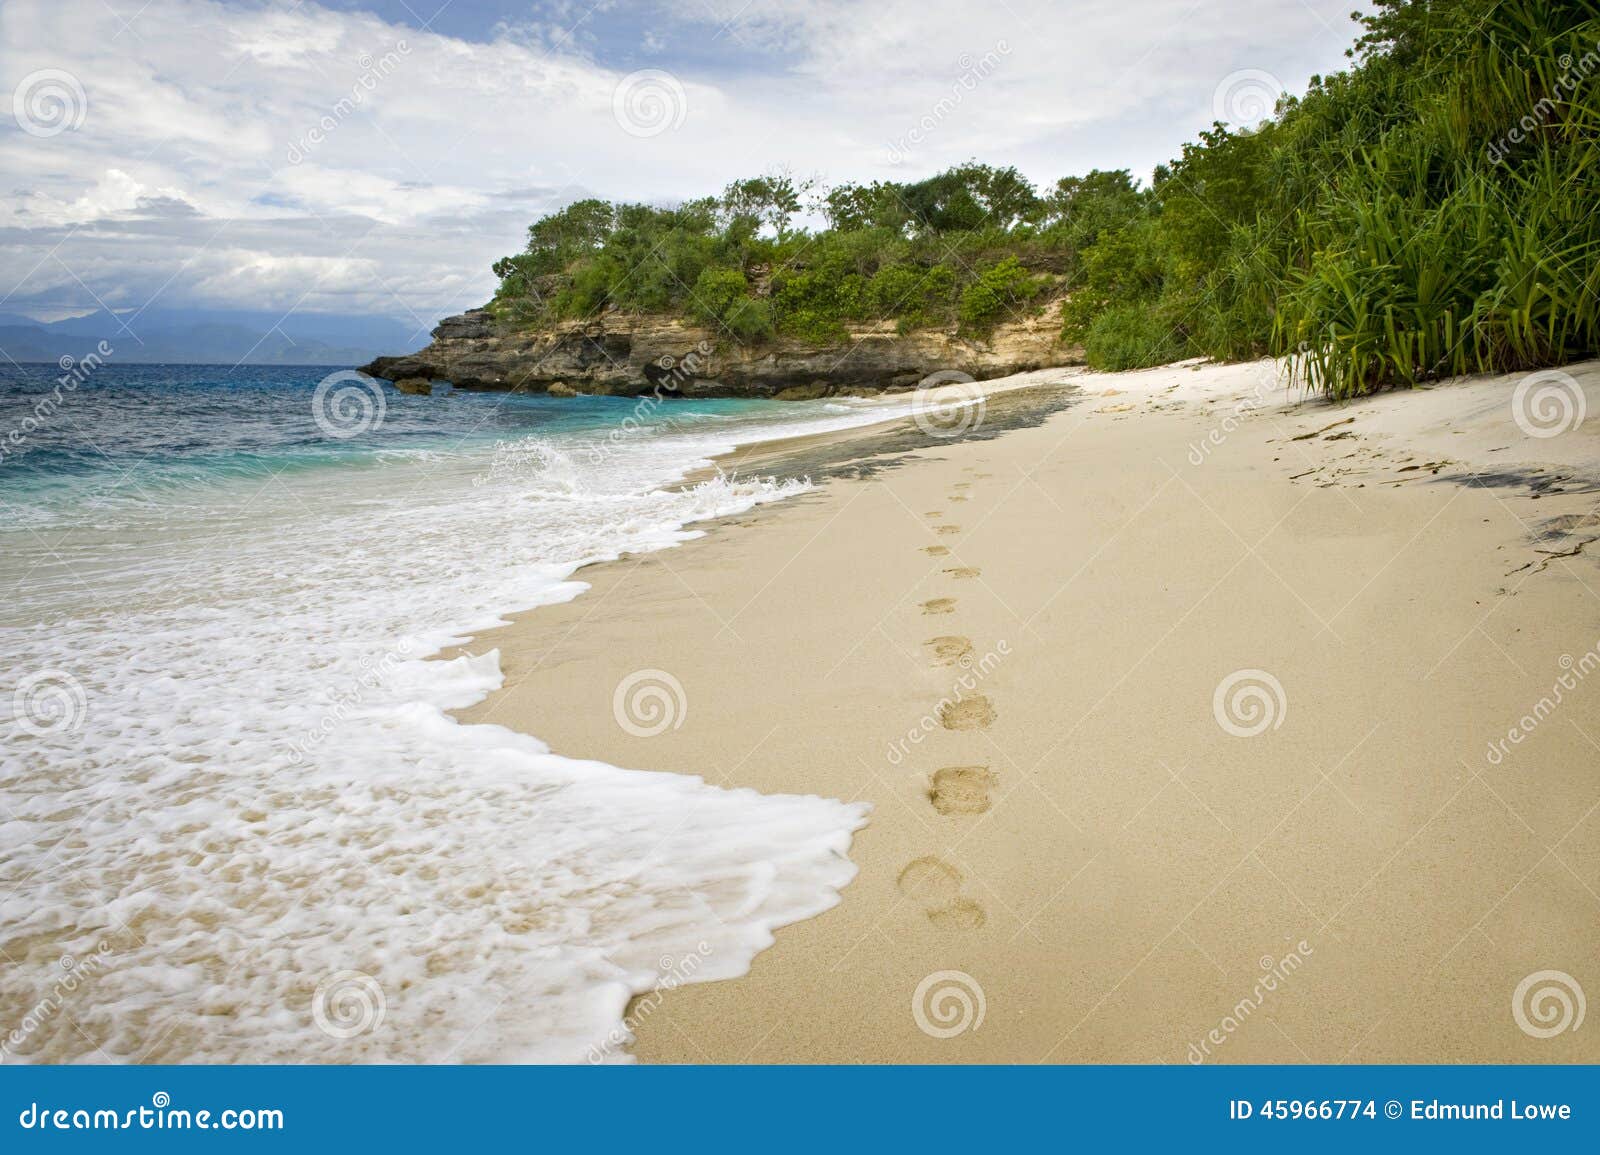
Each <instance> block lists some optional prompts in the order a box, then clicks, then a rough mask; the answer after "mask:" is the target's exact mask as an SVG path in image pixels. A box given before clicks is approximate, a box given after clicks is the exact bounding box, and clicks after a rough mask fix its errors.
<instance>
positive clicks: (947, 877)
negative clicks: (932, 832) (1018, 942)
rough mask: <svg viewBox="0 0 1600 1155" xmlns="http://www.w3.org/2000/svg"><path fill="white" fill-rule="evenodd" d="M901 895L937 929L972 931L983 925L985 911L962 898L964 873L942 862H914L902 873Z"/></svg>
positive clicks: (925, 859)
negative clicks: (917, 908)
mask: <svg viewBox="0 0 1600 1155" xmlns="http://www.w3.org/2000/svg"><path fill="white" fill-rule="evenodd" d="M896 885H897V886H899V887H900V893H902V894H904V895H905V896H906V897H907V898H910V899H911V900H912V901H914V902H916V903H917V904H918V905H919V906H921V907H922V912H923V913H924V914H926V915H927V916H928V921H930V922H932V923H933V924H934V925H935V926H943V927H959V928H973V927H980V926H982V925H983V921H984V913H983V907H981V906H979V905H978V904H977V903H975V902H973V901H972V900H971V899H970V898H962V897H961V872H960V871H959V870H957V869H956V868H955V867H953V866H951V865H950V864H949V863H948V862H946V861H945V860H944V859H942V858H936V857H934V856H933V855H931V854H930V855H926V856H924V857H922V858H918V859H913V860H912V861H911V862H909V863H907V864H906V867H905V869H903V870H901V871H900V877H899V879H898V880H897V882H896Z"/></svg>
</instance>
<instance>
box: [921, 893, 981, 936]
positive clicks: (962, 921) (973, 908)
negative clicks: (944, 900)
mask: <svg viewBox="0 0 1600 1155" xmlns="http://www.w3.org/2000/svg"><path fill="white" fill-rule="evenodd" d="M984 919H985V915H984V913H983V907H981V906H979V905H978V904H977V903H975V902H973V901H972V900H971V899H970V898H958V899H956V900H955V901H954V902H952V903H951V904H950V905H949V906H941V907H940V908H939V909H938V910H930V911H928V921H929V922H931V923H933V925H934V926H939V927H953V928H955V929H957V930H977V929H978V928H979V927H980V926H982V925H983V923H984Z"/></svg>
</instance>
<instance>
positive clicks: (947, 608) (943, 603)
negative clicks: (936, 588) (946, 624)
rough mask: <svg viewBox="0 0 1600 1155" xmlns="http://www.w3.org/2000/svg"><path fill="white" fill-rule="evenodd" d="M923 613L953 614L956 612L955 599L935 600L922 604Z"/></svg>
mask: <svg viewBox="0 0 1600 1155" xmlns="http://www.w3.org/2000/svg"><path fill="white" fill-rule="evenodd" d="M922 612H923V613H925V614H953V613H955V612H956V599H955V598H933V599H931V600H930V601H925V602H923V603H922Z"/></svg>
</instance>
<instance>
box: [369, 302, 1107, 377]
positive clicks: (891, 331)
mask: <svg viewBox="0 0 1600 1155" xmlns="http://www.w3.org/2000/svg"><path fill="white" fill-rule="evenodd" d="M1060 332H1061V318H1060V303H1059V302H1055V303H1052V304H1051V305H1050V306H1048V307H1046V308H1045V309H1044V310H1042V311H1041V312H1040V313H1039V314H1038V315H1037V316H1032V317H1028V318H1025V319H1022V320H1018V321H1014V322H1011V323H1008V324H1003V325H1000V326H998V327H997V328H996V329H995V331H994V332H993V333H992V334H991V335H990V336H989V337H988V338H987V339H984V340H972V339H968V338H964V337H959V336H957V335H956V334H955V333H953V332H946V331H943V330H939V329H923V330H918V331H916V332H913V333H908V334H900V333H897V332H896V331H895V327H894V324H893V323H892V322H887V323H883V324H872V325H860V326H855V327H854V328H852V329H851V330H850V331H849V332H848V338H847V339H846V340H844V341H840V342H834V343H826V344H819V343H815V342H807V341H801V340H797V339H794V338H778V339H776V340H773V341H768V342H763V343H761V344H759V345H744V344H741V343H739V342H737V341H735V340H734V339H733V338H731V337H730V336H728V335H727V334H726V333H721V332H718V331H715V330H712V329H706V328H703V327H700V326H697V325H695V324H692V323H688V322H685V321H684V320H683V319H682V318H680V317H672V316H664V315H653V314H624V313H620V312H614V311H613V312H609V313H606V314H603V315H601V316H599V317H596V318H592V319H588V320H583V321H570V322H562V323H558V324H556V325H553V326H549V327H545V328H539V329H532V330H529V329H517V328H514V327H511V326H508V325H505V324H502V323H501V322H498V321H497V320H496V319H495V318H494V316H493V315H492V314H490V313H489V312H488V311H487V310H485V309H474V310H471V311H470V312H467V313H463V314H462V315H460V316H458V317H448V318H446V319H445V320H443V321H441V322H440V323H439V326H438V328H436V329H434V331H433V343H432V344H430V345H429V346H428V347H427V348H426V349H423V350H421V351H420V352H418V353H412V354H410V355H408V356H404V357H379V358H378V359H377V360H376V361H373V362H372V363H371V364H370V365H367V366H365V367H364V370H365V372H367V373H370V374H372V375H373V376H375V377H383V378H386V379H388V380H391V381H394V382H396V383H397V384H402V387H405V388H409V389H414V390H418V391H421V390H422V389H423V383H424V382H426V381H448V382H450V383H451V384H452V385H455V386H457V387H458V388H462V389H515V390H526V391H529V392H548V393H552V394H558V395H562V394H565V395H570V394H575V393H605V394H621V395H634V394H643V393H651V392H655V391H660V392H662V393H669V394H676V395H682V396H685V397H774V398H778V399H782V400H789V399H797V398H806V397H823V396H828V395H830V394H834V393H843V392H852V393H856V392H877V391H883V390H898V389H909V388H912V387H914V386H915V385H916V384H917V383H918V382H919V381H921V380H923V379H924V378H926V377H928V376H929V375H930V374H934V373H944V374H949V375H951V376H952V377H953V376H954V375H955V374H966V375H968V376H970V377H972V378H976V379H978V380H985V379H988V378H991V377H1003V376H1006V375H1007V374H1010V373H1020V372H1023V371H1024V370H1028V369H1043V368H1049V367H1052V366H1056V365H1071V364H1077V363H1079V362H1081V360H1082V350H1080V349H1079V348H1077V347H1075V346H1070V345H1065V344H1063V343H1062V342H1061V340H1060ZM946 379H950V378H949V377H947V378H946Z"/></svg>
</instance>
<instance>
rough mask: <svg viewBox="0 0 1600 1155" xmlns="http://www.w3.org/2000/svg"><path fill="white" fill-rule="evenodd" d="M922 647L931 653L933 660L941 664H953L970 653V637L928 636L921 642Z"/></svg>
mask: <svg viewBox="0 0 1600 1155" xmlns="http://www.w3.org/2000/svg"><path fill="white" fill-rule="evenodd" d="M922 645H923V647H924V648H925V649H926V650H927V651H928V653H930V654H931V655H933V660H934V661H935V662H937V663H938V664H939V665H941V666H953V665H955V664H956V663H957V662H959V661H960V660H961V659H962V658H966V657H970V656H971V655H972V639H971V638H958V637H951V636H946V637H940V638H929V639H928V640H927V641H925V642H923V643H922Z"/></svg>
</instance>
